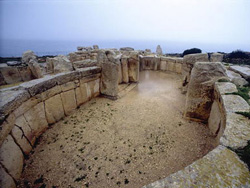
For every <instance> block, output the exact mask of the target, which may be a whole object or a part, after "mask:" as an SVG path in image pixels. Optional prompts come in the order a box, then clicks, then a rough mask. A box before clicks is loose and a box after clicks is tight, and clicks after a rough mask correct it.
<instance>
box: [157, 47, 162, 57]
mask: <svg viewBox="0 0 250 188" xmlns="http://www.w3.org/2000/svg"><path fill="white" fill-rule="evenodd" d="M156 54H157V55H162V49H161V46H160V45H157V47H156Z"/></svg>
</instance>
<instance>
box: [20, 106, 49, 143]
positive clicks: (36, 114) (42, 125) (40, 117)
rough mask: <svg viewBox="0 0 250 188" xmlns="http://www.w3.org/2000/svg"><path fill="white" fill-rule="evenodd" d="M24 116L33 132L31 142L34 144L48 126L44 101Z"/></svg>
mask: <svg viewBox="0 0 250 188" xmlns="http://www.w3.org/2000/svg"><path fill="white" fill-rule="evenodd" d="M24 117H25V119H26V121H27V122H28V124H29V126H30V128H31V129H32V132H33V136H34V137H33V138H32V141H31V143H32V144H33V143H34V142H35V140H36V138H37V137H39V136H40V135H41V134H42V133H43V132H44V131H45V130H46V129H47V128H48V122H47V119H46V116H45V109H44V103H43V102H40V103H38V104H37V105H36V106H34V107H32V108H31V109H30V110H28V111H27V112H25V113H24Z"/></svg>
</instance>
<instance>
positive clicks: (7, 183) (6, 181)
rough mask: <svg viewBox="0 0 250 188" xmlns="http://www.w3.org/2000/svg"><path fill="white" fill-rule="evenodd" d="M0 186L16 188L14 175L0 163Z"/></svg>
mask: <svg viewBox="0 0 250 188" xmlns="http://www.w3.org/2000/svg"><path fill="white" fill-rule="evenodd" d="M0 187H2V188H16V184H15V182H14V180H13V179H12V177H11V176H10V175H9V174H8V173H7V172H6V171H5V170H4V169H3V168H2V166H1V165H0Z"/></svg>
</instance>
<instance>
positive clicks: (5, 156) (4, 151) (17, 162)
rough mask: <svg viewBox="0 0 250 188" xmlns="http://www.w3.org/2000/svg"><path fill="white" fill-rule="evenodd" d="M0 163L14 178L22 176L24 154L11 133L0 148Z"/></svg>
mask: <svg viewBox="0 0 250 188" xmlns="http://www.w3.org/2000/svg"><path fill="white" fill-rule="evenodd" d="M0 163H1V164H2V165H3V166H4V167H5V168H6V169H7V170H8V172H9V174H10V175H11V176H12V177H13V178H15V179H16V180H18V179H19V178H20V176H21V173H22V169H23V154H22V151H21V150H20V148H19V147H18V146H17V145H16V143H15V142H14V140H13V138H12V137H11V136H10V135H9V136H8V137H7V138H6V139H5V141H4V143H3V145H2V146H1V148H0Z"/></svg>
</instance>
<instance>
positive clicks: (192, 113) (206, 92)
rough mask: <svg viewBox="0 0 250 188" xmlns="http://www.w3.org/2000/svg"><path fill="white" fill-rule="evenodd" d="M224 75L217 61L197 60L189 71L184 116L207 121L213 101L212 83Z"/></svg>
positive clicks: (222, 68)
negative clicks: (190, 71) (189, 76)
mask: <svg viewBox="0 0 250 188" xmlns="http://www.w3.org/2000/svg"><path fill="white" fill-rule="evenodd" d="M223 76H226V70H225V68H224V67H223V65H222V64H221V63H219V62H214V63H210V62H197V63H195V65H194V68H193V70H192V73H191V78H190V83H189V87H188V93H187V98H186V107H185V117H188V118H191V119H194V120H201V121H205V122H206V121H207V120H208V118H209V113H210V110H211V106H212V103H213V92H214V83H215V82H216V81H217V80H218V79H219V78H221V77H223Z"/></svg>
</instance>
